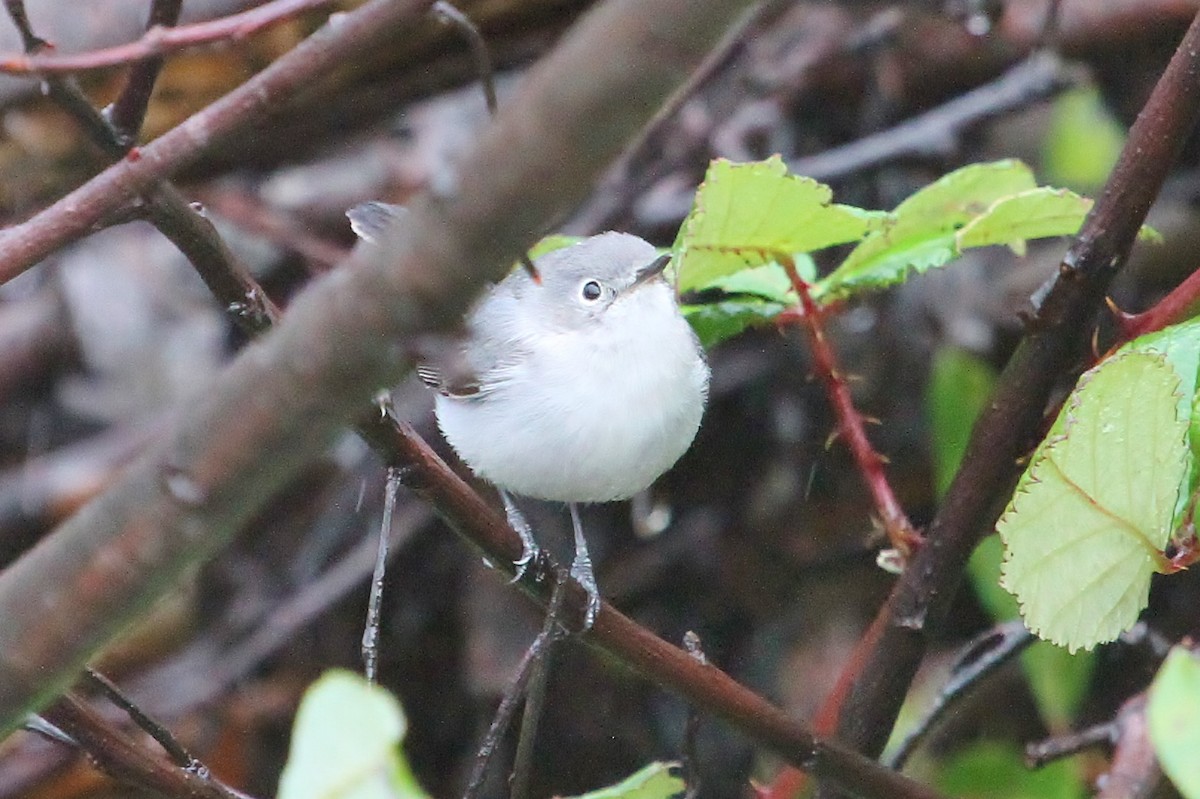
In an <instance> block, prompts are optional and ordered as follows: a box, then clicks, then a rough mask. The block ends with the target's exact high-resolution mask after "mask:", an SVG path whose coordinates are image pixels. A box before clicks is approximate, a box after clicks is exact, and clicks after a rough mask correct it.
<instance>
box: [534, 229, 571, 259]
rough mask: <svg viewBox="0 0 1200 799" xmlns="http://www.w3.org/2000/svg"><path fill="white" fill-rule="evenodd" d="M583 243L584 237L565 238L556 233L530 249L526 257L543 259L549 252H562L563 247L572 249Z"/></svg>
mask: <svg viewBox="0 0 1200 799" xmlns="http://www.w3.org/2000/svg"><path fill="white" fill-rule="evenodd" d="M581 241H583V237H582V236H564V235H563V234H561V233H554V234H551V235H549V236H546V237H545V238H543V239H542V240H541V241H539V242H538V243H537V244H535V245H533V246H532V247H530V248H529V252H527V253H526V255H528V256H529V257H530V258H541V257H542V256H543V255H545V254H546V253H548V252H554V251H555V250H561V249H562V248H563V247H570V246H571V245H572V244H578V243H579V242H581Z"/></svg>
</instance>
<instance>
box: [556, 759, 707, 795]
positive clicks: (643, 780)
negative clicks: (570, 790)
mask: <svg viewBox="0 0 1200 799" xmlns="http://www.w3.org/2000/svg"><path fill="white" fill-rule="evenodd" d="M678 766H679V764H678V763H651V764H650V765H648V766H646V767H644V768H642V769H639V770H638V771H637V772H635V773H634V774H632V775H630V776H628V777H626V778H625V779H623V780H621V781H620V782H619V783H617V784H616V785H612V786H609V787H608V788H601V789H600V790H598V791H589V792H588V793H585V794H582V795H581V796H577V797H568V799H673V797H676V796H678V795H679V794H681V793H683V791H684V790H685V789H686V788H687V785H685V784H684V782H683V780H681V779H680V778H679V777H677V776H676V775H675V774H673V773H672V771H673V770H674V769H677V768H678Z"/></svg>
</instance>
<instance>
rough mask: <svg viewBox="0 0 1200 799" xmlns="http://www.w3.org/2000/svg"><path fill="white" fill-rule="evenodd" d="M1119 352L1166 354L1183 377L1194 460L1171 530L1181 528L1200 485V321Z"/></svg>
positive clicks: (1182, 410)
mask: <svg viewBox="0 0 1200 799" xmlns="http://www.w3.org/2000/svg"><path fill="white" fill-rule="evenodd" d="M1117 352H1118V353H1122V352H1148V353H1159V354H1161V355H1164V356H1165V357H1166V359H1167V363H1168V364H1170V365H1171V368H1172V369H1174V370H1175V374H1177V375H1179V381H1180V395H1179V404H1178V409H1177V412H1178V414H1179V417H1180V418H1181V419H1188V420H1189V425H1188V444H1189V447H1190V448H1191V452H1192V457H1191V459H1190V460H1189V464H1188V474H1187V477H1186V478H1185V479H1184V481H1183V483H1182V488H1181V490H1180V492H1179V499H1178V501H1177V502H1176V504H1175V513H1174V516H1173V518H1172V524H1171V527H1172V529H1174V528H1175V527H1177V526H1178V524H1179V522H1180V520H1181V518H1182V516H1183V513H1184V511H1185V509H1186V507H1187V503H1188V501H1189V499H1190V497H1191V495H1192V493H1193V492H1194V491H1195V489H1196V485H1197V482H1200V474H1198V471H1200V470H1198V469H1197V465H1198V463H1200V414H1197V413H1196V407H1195V403H1196V402H1197V400H1200V319H1189V320H1187V321H1186V322H1180V323H1179V324H1176V325H1171V326H1170V327H1166V328H1163V329H1162V330H1158V331H1155V332H1153V333H1148V334H1146V335H1144V336H1139V337H1138V338H1136V339H1134V340H1133V341H1131V342H1129V343H1127V344H1126V345H1125V346H1123V347H1122V348H1121V349H1120V350H1118V351H1117Z"/></svg>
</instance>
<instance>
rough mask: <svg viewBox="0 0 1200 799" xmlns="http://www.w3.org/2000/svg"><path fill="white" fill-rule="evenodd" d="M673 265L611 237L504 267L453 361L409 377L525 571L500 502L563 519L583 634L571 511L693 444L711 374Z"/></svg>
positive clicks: (635, 488)
mask: <svg viewBox="0 0 1200 799" xmlns="http://www.w3.org/2000/svg"><path fill="white" fill-rule="evenodd" d="M368 205H369V206H370V208H369V209H368V210H363V209H364V207H363V206H359V208H356V209H354V210H353V211H351V212H350V217H351V220H352V223H354V226H355V230H356V231H357V232H358V233H359V235H360V236H363V237H364V238H367V239H368V240H370V239H371V238H372V235H373V234H372V228H377V227H378V224H379V223H381V222H382V221H385V220H386V217H387V216H389V215H392V214H394V213H395V211H394V209H392V208H390V207H387V206H380V204H377V203H372V204H368ZM381 208H382V210H381ZM669 261H670V256H669V255H659V254H658V252H657V251H656V250H655V249H654V247H653V246H651V245H650V244H649V243H648V242H646V241H644V240H643V239H640V238H638V237H637V236H632V235H629V234H625V233H612V232H610V233H602V234H600V235H598V236H592V237H591V238H587V239H584V240H582V241H580V242H578V243H575V244H572V245H570V246H567V247H564V248H562V249H558V250H554V251H552V252H550V253H547V254H546V255H543V256H542V257H540V258H538V259H537V260H536V261H535V262H534V266H535V267H536V276H534V275H531V274H530V273H529V272H527V271H525V270H521V269H514V270H513V272H512V273H510V274H509V275H508V277H506V278H505V279H504V280H502V281H501V282H500V283H498V284H496V285H494V286H492V287H491V288H490V289H488V290H487V291H486V292H485V293H484V295H483V296H482V297H481V298H480V299H479V300H478V301H477V302H476V303H475V305H474V306H473V307H472V308H471V310H470V311H469V313H468V315H467V318H466V320H465V325H464V333H463V335H462V337H461V339H460V340H458V341H457V342H455V343H454V345H453V346H452V347H450V355H449V357H445V358H442V359H440V360H441V362H438V363H423V364H422V365H420V366H419V367H418V370H417V371H418V373H419V374H420V375H421V377H422V379H423V380H425V382H426V383H427V384H429V385H430V386H431V387H433V388H434V389H435V390H436V391H437V392H438V396H437V400H436V406H435V409H436V414H437V420H438V427H439V428H440V429H441V431H442V434H443V435H444V436H445V437H446V440H447V441H448V442H449V443H450V445H451V446H452V447H453V448H454V450H455V452H457V453H458V455H459V457H461V458H462V460H463V461H464V462H465V463H466V464H467V466H469V467H470V468H471V470H472V471H473V472H474V473H475V474H476V475H478V476H479V477H481V478H483V479H484V480H487V481H488V482H490V483H492V484H493V485H495V486H496V487H497V488H498V489H500V493H501V497H502V498H503V500H504V504H505V510H506V511H507V513H508V517H509V521H510V523H511V524H512V525H513V527H514V529H516V530H517V532H518V533H520V534H521V538H522V542H523V544H524V548H525V549H524V555H523V557H522V558H521V560H519V561H518V562H517V563H518V566H519V567H520V568H521V569H522V570H523V568H524V566H525V565H527V564H528V563H529V561H530V559H532V557H533V556H534V555H535V554H536V551H537V546H536V543H535V542H534V540H533V536H532V533H531V531H530V529H529V526H528V525H527V524H526V523H525V522H524V519H523V518H522V517H521V514H520V512H519V511H518V510H517V508H516V505H515V504H514V503H513V501H512V498H511V497H510V496H509V492H512V493H515V494H520V495H524V496H528V497H533V498H536V499H543V500H551V501H557V502H564V503H566V504H567V505H568V507H569V508H570V511H571V521H572V526H573V528H574V534H575V558H574V560H573V562H572V565H571V575H572V577H574V578H575V579H576V580H577V581H578V582H579V583H580V584H581V585H582V586H583V587H584V588H585V589H586V590H587V592H588V599H589V601H588V611H587V617H586V620H585V625H586V626H587V627H590V626H591V624H592V622H593V621H594V619H595V614H596V612H597V610H598V609H599V606H600V599H599V593H598V590H597V588H596V581H595V577H594V575H593V573H592V565H591V560H590V558H589V556H588V552H587V543H586V541H585V540H584V536H583V529H582V525H581V523H580V518H579V509H578V505H579V504H580V503H591V502H611V501H614V500H621V499H627V498H629V497H631V496H633V495H634V494H636V493H637V492H639V491H642V490H643V489H645V488H647V487H649V486H650V484H651V483H653V482H654V480H656V479H657V478H658V477H659V475H661V474H662V473H663V472H665V471H666V470H667V469H669V468H670V467H671V466H672V465H673V464H674V463H675V461H677V460H678V459H679V457H680V456H681V455H682V454H683V453H684V451H686V450H687V448H688V447H689V446H690V445H691V443H692V439H693V438H694V437H695V435H696V431H697V429H698V428H699V426H700V418H701V416H702V415H703V412H704V403H705V400H706V398H707V394H708V379H709V371H708V366H707V364H706V363H705V361H704V354H703V350H702V349H701V347H700V343H699V341H698V340H697V338H696V335H695V333H693V331H692V329H691V327H690V326H689V325H688V323H687V322H686V321H685V320H684V318H683V316H682V314H681V313H680V311H679V306H678V304H677V303H676V300H675V292H674V290H673V289H672V287H671V286H670V285H669V284H668V283H667V281H666V280H665V279H664V278H663V270H664V269H665V268H666V266H667V264H668V262H669ZM519 575H520V571H519V572H518V576H519Z"/></svg>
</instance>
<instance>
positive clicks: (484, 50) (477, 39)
mask: <svg viewBox="0 0 1200 799" xmlns="http://www.w3.org/2000/svg"><path fill="white" fill-rule="evenodd" d="M430 10H431V11H432V12H433V15H434V16H435V17H436V18H437V19H438V21H439V22H443V23H445V24H447V25H453V26H454V28H455V30H457V31H458V32H459V33H460V34H462V36H463V38H464V39H466V40H467V46H468V47H470V48H471V59H472V60H473V61H474V62H475V73H476V75H478V76H479V85H480V86H481V87H482V88H483V101H484V103H486V104H487V110H488V113H489V114H491V115H492V116H493V117H494V116H496V112H497V111H499V110H500V102H499V101H498V100H497V99H496V70H495V67H494V66H493V65H492V54H491V51H489V50H488V46H487V42H486V41H484V38H483V34H482V33H481V32H480V30H479V27H478V26H477V25H476V24H475V23H474V22H472V21H471V18H470V17H468V16H467V15H466V14H464V13H463V12H461V11H459V10H458V9H457V8H455V7H454V5H453V4H452V3H449V2H447V0H437V2H435V3H434V4H433V8H432V9H430ZM520 261H521V268H522V269H524V270H525V271H526V272H527V273H528V274H529V276H530V277H531V278H533V280H534V281H535V282H538V283H540V282H541V280H542V279H541V276H539V275H538V271H537V267H535V266H534V265H533V261H532V260H531V259H530V257H529V253H528V252H522V253H521V255H520Z"/></svg>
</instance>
